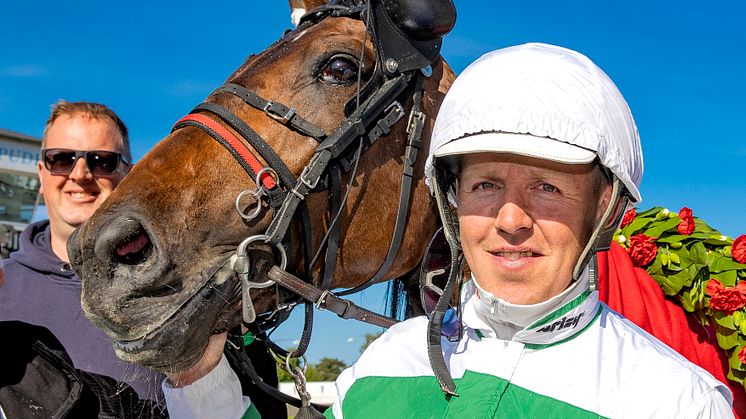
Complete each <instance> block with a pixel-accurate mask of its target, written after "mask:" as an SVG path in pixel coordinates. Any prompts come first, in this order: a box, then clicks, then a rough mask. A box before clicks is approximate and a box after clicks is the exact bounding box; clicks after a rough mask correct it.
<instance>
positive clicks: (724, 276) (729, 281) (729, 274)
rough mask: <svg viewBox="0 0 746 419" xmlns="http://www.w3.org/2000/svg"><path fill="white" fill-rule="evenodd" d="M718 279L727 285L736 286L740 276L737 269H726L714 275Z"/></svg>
mask: <svg viewBox="0 0 746 419" xmlns="http://www.w3.org/2000/svg"><path fill="white" fill-rule="evenodd" d="M712 276H713V277H714V278H716V279H717V280H718V281H720V282H722V283H723V285H725V286H726V287H735V286H736V281H737V280H738V277H737V276H736V271H725V272H720V273H718V274H715V275H712Z"/></svg>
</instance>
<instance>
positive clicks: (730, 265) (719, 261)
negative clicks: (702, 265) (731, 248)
mask: <svg viewBox="0 0 746 419" xmlns="http://www.w3.org/2000/svg"><path fill="white" fill-rule="evenodd" d="M709 256H710V263H709V264H708V267H709V268H710V272H723V271H730V270H734V269H744V268H746V265H745V264H743V263H738V262H736V261H735V260H733V258H727V257H725V256H723V255H722V254H720V253H719V252H712V253H710V255H709Z"/></svg>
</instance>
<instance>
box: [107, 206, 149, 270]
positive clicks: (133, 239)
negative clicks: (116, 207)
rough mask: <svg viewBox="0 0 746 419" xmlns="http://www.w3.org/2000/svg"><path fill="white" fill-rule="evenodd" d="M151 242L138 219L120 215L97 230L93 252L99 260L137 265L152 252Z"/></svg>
mask: <svg viewBox="0 0 746 419" xmlns="http://www.w3.org/2000/svg"><path fill="white" fill-rule="evenodd" d="M153 249H154V246H153V242H152V240H151V239H150V236H149V235H148V232H147V230H146V229H145V227H143V225H142V224H140V222H139V221H137V220H135V219H132V218H129V217H122V218H119V219H117V220H114V221H112V222H111V223H109V224H108V225H106V226H105V227H104V228H102V229H101V231H99V233H98V235H97V237H96V244H95V245H94V253H95V254H96V257H97V258H98V259H99V260H101V261H108V262H110V263H115V264H124V265H139V264H141V263H143V262H145V260H147V259H148V257H149V256H150V254H151V253H152V252H153Z"/></svg>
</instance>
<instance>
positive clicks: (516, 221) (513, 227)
mask: <svg viewBox="0 0 746 419" xmlns="http://www.w3.org/2000/svg"><path fill="white" fill-rule="evenodd" d="M533 225H534V221H533V219H531V216H530V215H529V214H528V211H527V210H526V209H525V208H524V207H523V205H522V204H521V203H520V201H518V202H516V201H514V200H509V201H506V202H505V203H503V205H502V206H500V208H499V209H498V211H497V215H496V216H495V227H496V228H497V229H498V230H500V231H502V232H505V233H508V234H516V233H519V232H520V231H521V230H526V231H528V230H530V229H531V227H533Z"/></svg>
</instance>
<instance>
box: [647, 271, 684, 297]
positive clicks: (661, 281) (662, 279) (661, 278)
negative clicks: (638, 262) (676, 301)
mask: <svg viewBox="0 0 746 419" xmlns="http://www.w3.org/2000/svg"><path fill="white" fill-rule="evenodd" d="M650 276H652V277H653V279H654V280H655V282H657V283H658V285H660V286H661V289H662V290H663V293H664V294H666V295H669V296H670V295H676V293H677V292H678V289H676V287H675V286H674V285H673V284H671V282H670V281H669V280H668V277H667V276H665V275H650Z"/></svg>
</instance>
